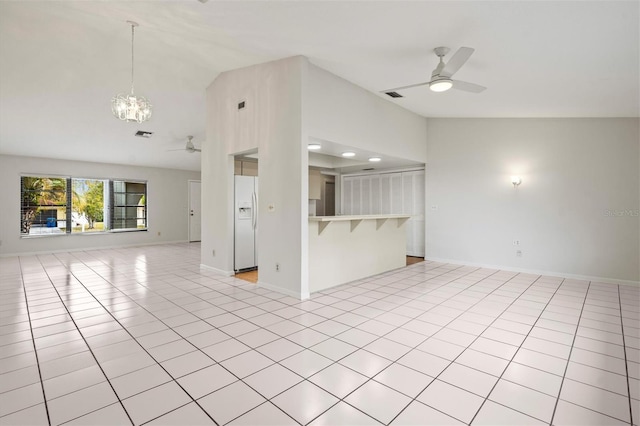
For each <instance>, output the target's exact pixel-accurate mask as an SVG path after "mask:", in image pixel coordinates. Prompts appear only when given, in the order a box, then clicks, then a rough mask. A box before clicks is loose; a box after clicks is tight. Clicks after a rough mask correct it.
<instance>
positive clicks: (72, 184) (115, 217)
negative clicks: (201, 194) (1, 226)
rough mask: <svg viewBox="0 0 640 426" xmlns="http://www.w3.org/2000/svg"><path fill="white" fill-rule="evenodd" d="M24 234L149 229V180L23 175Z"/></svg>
mask: <svg viewBox="0 0 640 426" xmlns="http://www.w3.org/2000/svg"><path fill="white" fill-rule="evenodd" d="M20 188H21V190H20V191H21V203H20V206H21V207H20V234H21V235H23V236H25V235H44V234H68V233H82V232H105V231H134V230H137V231H140V230H146V229H147V206H146V198H147V183H146V182H131V181H122V180H111V179H104V180H103V179H84V178H63V177H42V176H22V177H21V178H20Z"/></svg>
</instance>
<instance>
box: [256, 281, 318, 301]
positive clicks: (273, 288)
mask: <svg viewBox="0 0 640 426" xmlns="http://www.w3.org/2000/svg"><path fill="white" fill-rule="evenodd" d="M258 287H262V288H264V289H267V290H271V291H275V292H277V293H282V294H286V295H287V296H291V297H294V298H296V299H300V300H307V299H308V298H309V294H308V293H307V294H306V295H304V294H301V293H300V292H298V291H293V290H288V289H286V288H282V287H278V286H275V285H273V284H267V283H265V282H262V281H258Z"/></svg>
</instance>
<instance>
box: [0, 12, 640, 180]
mask: <svg viewBox="0 0 640 426" xmlns="http://www.w3.org/2000/svg"><path fill="white" fill-rule="evenodd" d="M127 20H134V21H137V22H138V23H139V24H140V27H138V29H137V30H136V92H137V93H140V94H143V95H144V96H146V97H148V98H149V99H150V100H151V101H152V103H153V104H154V107H155V108H154V116H153V118H152V119H151V120H150V121H149V122H148V123H144V124H141V125H137V124H132V123H125V122H120V121H118V120H116V119H115V118H114V117H112V116H111V112H110V104H109V102H110V99H111V98H112V97H113V96H114V95H115V94H116V93H119V92H126V91H128V89H129V72H130V68H129V67H130V28H129V27H128V25H127V24H126V22H125V21H127ZM639 28H640V11H639V2H637V1H622V2H615V1H594V2H582V1H580V2H571V1H547V2H542V1H530V2H524V1H494V2H484V1H468V2H456V1H447V2H444V1H411V2H399V1H391V0H389V1H381V2H380V1H378V2H373V1H352V2H346V1H319V2H314V1H298V2H290V1H260V2H247V1H229V2H222V1H215V0H211V1H209V2H208V3H206V4H201V3H199V2H198V1H196V0H183V1H88V2H79V1H62V2H54V1H21V2H18V1H2V2H0V153H4V154H15V155H32V156H41V157H52V158H67V159H77V160H89V161H100V162H111V163H120V164H137V165H148V166H159V167H173V168H181V169H191V170H199V169H200V156H199V154H189V153H186V152H167V151H166V150H169V149H177V148H181V147H183V146H184V144H185V141H186V136H187V135H194V136H195V138H194V142H195V145H196V147H199V146H200V144H201V142H202V140H203V139H204V138H205V131H204V129H205V110H204V109H205V101H204V100H205V89H206V87H207V86H208V85H209V84H210V83H211V82H212V81H213V79H214V78H215V77H216V76H217V75H218V73H220V72H222V71H227V70H232V69H235V68H239V67H243V66H247V65H251V64H257V63H261V62H265V61H269V60H273V59H278V58H284V57H288V56H292V55H305V56H307V57H308V58H309V59H310V60H311V61H312V62H313V63H315V64H316V65H318V66H320V67H322V68H325V69H327V70H329V71H331V72H333V73H335V74H337V75H339V76H341V77H343V78H345V79H347V80H350V81H352V82H353V83H355V84H357V85H359V86H362V87H364V88H365V89H368V90H371V91H373V92H379V91H382V90H384V89H388V88H391V87H397V86H403V85H408V84H412V83H417V82H421V81H426V80H428V79H429V75H430V73H431V71H432V70H433V68H434V67H435V66H436V63H437V58H436V57H435V55H434V54H433V53H432V50H433V48H435V47H437V46H448V47H450V48H451V49H452V51H455V50H456V49H457V48H459V47H460V46H469V47H473V48H475V49H476V52H475V53H474V54H473V56H472V57H471V59H470V60H469V61H468V62H467V64H466V65H465V66H464V67H463V68H462V69H461V70H460V71H459V72H458V73H457V74H456V78H458V79H460V80H466V81H470V82H474V83H478V84H481V85H484V86H487V87H488V89H487V90H486V91H485V92H483V93H481V94H470V93H465V92H456V91H453V90H452V91H449V92H445V93H440V94H436V93H431V92H430V91H429V90H428V89H427V88H426V87H421V88H414V89H408V90H406V91H404V92H403V94H404V95H405V96H406V97H405V98H403V99H400V100H391V99H390V98H388V97H387V96H386V95H382V94H380V96H382V97H384V98H385V99H388V100H389V102H394V103H397V104H399V105H402V106H403V107H405V108H407V109H409V110H411V111H414V112H416V113H418V114H421V115H424V116H426V117H638V116H639V115H640V107H639V103H640V96H639V93H640V89H639V83H640V81H639V80H640V78H639V75H640V73H639V65H638V61H639V50H640V49H639V44H640V43H639V40H640V33H639ZM138 129H140V130H150V131H153V132H155V134H154V136H153V137H152V138H151V139H148V140H147V139H141V138H136V137H133V133H134V132H135V131H136V130H138Z"/></svg>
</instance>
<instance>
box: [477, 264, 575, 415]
mask: <svg viewBox="0 0 640 426" xmlns="http://www.w3.org/2000/svg"><path fill="white" fill-rule="evenodd" d="M540 278H542V275H539V276H538V278H537V279H536V280H535V281H538V280H539V279H540ZM535 281H534V282H535ZM564 282H565V280H564V279H563V280H562V281H560V283H559V284H558V286H557V287H556V289H555V291H554V292H553V294H551V295H550V297H549V300H547V303H545V306H544V308H542V310H541V311H540V314H538V317H537V318H536V320H535V321H534V322H533V324H531V328H530V329H529V332H528V333H527V334H526V335H525V337H524V339H523V340H522V343H520V345H519V346H518V347H517V349H516V351H515V352H514V354H513V356H512V357H511V359H509V360H508V361H509V362H508V363H507V366H506V367H505V368H504V370H502V373H501V374H500V376H499V377H498V380H496V382H495V383H494V385H493V386H492V387H491V390H490V391H489V393H488V394H487V396H486V397H485V398H484V401H482V404H480V407H478V410H477V411H476V413H475V414H474V415H473V417H472V418H471V421H470V422H469V424H471V423H473V421H474V420H475V418H476V417H477V416H478V414H479V413H480V411H481V410H482V407H484V404H485V403H486V402H487V401H491V402H494V403H496V404H499V405H502V406H503V407H506V408H509V409H510V410H513V411H516V412H518V413H521V414H523V415H525V416H528V417H531V418H534V419H538V418H537V417H534V416H531V415H529V414H527V413H524V412H522V411H520V410H516V409H515V408H513V407H507V406H505V405H504V404H500V403H499V402H495V401H493V400H489V397H490V396H491V394H492V393H493V391H494V389H495V388H496V386H498V383H500V380H503V379H502V376H504V373H505V371H507V369H508V368H509V366H510V365H511V363H512V362H514V361H513V359H514V358H515V357H516V355H518V352H519V351H520V349H521V348H522V345H523V344H524V342H525V341H526V340H527V338H528V337H529V335H530V334H531V331H532V330H533V329H534V328H535V325H536V323H537V322H538V321H539V320H540V318H541V317H542V314H544V312H545V310H546V309H547V307H548V306H549V304H550V303H551V301H552V300H553V298H554V296H555V295H556V294H557V293H558V290H560V288H562V285H563V284H564ZM532 285H533V283H532ZM521 296H522V295H520V296H518V298H517V299H519V298H520V297H521ZM517 299H516V300H517ZM514 303H515V301H514ZM525 349H526V348H525ZM516 364H519V363H518V362H516ZM516 384H517V385H518V386H523V385H520V384H518V383H516ZM523 387H526V388H527V389H531V388H529V387H528V386H523ZM531 390H533V391H536V390H535V389H531ZM536 392H540V391H536ZM540 393H543V392H540ZM545 395H546V394H545ZM558 395H559V393H558ZM556 400H557V398H556Z"/></svg>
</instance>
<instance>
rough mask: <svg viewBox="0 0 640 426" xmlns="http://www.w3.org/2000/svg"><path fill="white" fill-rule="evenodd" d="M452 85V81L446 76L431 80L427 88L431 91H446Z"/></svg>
mask: <svg viewBox="0 0 640 426" xmlns="http://www.w3.org/2000/svg"><path fill="white" fill-rule="evenodd" d="M452 87H453V83H452V82H451V80H450V79H448V78H443V79H440V80H436V81H432V82H431V83H429V89H431V91H432V92H446V91H447V90H449V89H451V88H452Z"/></svg>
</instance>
